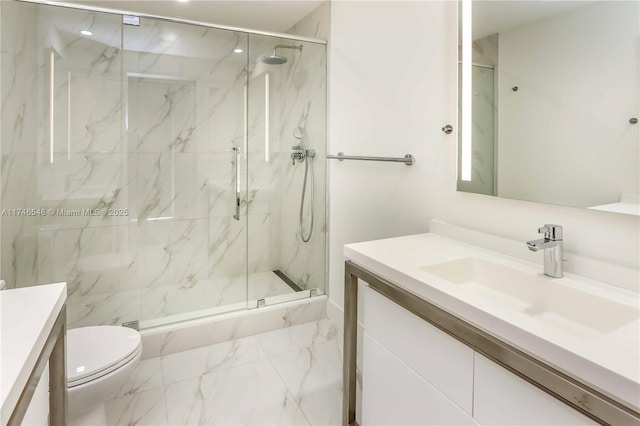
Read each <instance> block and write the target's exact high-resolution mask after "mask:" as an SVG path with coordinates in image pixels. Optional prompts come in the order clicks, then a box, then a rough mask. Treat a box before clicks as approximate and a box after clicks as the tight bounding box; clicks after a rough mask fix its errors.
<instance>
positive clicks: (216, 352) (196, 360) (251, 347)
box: [162, 337, 265, 385]
mask: <svg viewBox="0 0 640 426" xmlns="http://www.w3.org/2000/svg"><path fill="white" fill-rule="evenodd" d="M262 358H265V355H264V353H263V352H262V349H261V348H260V345H258V343H257V342H256V340H255V338H254V337H245V338H241V339H235V340H231V341H228V342H221V343H216V344H214V345H210V346H205V347H201V348H197V349H191V350H188V351H184V352H178V353H175V354H171V355H166V356H164V357H162V374H163V376H164V381H165V384H167V385H169V384H171V383H175V382H179V381H182V380H185V379H191V378H194V377H200V376H204V375H205V374H210V373H213V372H216V371H219V370H224V369H226V368H231V367H237V366H239V365H243V364H248V363H251V362H255V361H258V360H260V359H262Z"/></svg>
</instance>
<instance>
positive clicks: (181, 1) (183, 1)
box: [178, 0, 189, 3]
mask: <svg viewBox="0 0 640 426" xmlns="http://www.w3.org/2000/svg"><path fill="white" fill-rule="evenodd" d="M178 1H179V2H180V3H186V2H188V1H189V0H178Z"/></svg>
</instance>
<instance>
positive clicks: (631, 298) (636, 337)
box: [344, 234, 640, 410]
mask: <svg viewBox="0 0 640 426" xmlns="http://www.w3.org/2000/svg"><path fill="white" fill-rule="evenodd" d="M523 250H525V251H527V250H526V247H525V246H524V244H523ZM344 254H345V256H346V257H347V258H348V259H350V260H352V261H353V262H354V263H357V264H358V265H360V266H362V267H365V268H367V269H369V270H370V271H372V272H374V273H376V274H378V275H380V276H382V277H384V278H386V279H388V280H390V281H392V282H394V283H396V284H397V285H399V286H401V287H402V288H404V289H406V290H408V291H409V292H411V293H413V294H415V295H417V296H418V297H420V298H423V299H425V300H428V301H429V302H431V303H433V304H435V305H437V306H440V307H441V308H443V309H445V310H446V311H448V312H450V313H452V314H453V315H455V316H457V317H459V318H461V319H463V320H465V321H467V322H469V323H471V324H473V325H475V326H476V327H478V328H480V329H482V330H484V331H486V332H488V333H490V334H491V335H493V336H495V337H497V338H499V339H501V340H503V341H505V342H507V343H509V344H511V345H513V346H515V347H517V348H519V349H520V350H522V351H524V352H526V353H528V354H530V355H532V356H533V357H535V358H537V359H540V360H541V361H543V362H545V363H547V364H549V365H551V366H553V367H555V368H557V369H559V370H561V371H563V372H565V373H567V374H568V375H570V376H572V377H574V378H576V379H578V380H580V381H581V382H583V383H585V384H587V385H589V386H591V387H593V388H595V389H598V390H600V391H601V392H603V393H605V394H607V395H610V396H611V397H612V398H614V399H616V400H618V401H620V402H622V403H624V404H626V405H629V406H631V407H633V408H634V409H635V410H639V409H640V319H638V320H635V321H632V322H630V323H628V324H626V325H625V326H623V327H620V328H618V329H616V330H614V331H612V332H609V333H606V334H605V333H602V334H594V335H579V333H577V334H576V333H571V332H568V331H567V330H563V329H561V328H557V327H554V326H553V325H550V324H549V323H545V322H543V321H541V320H539V319H537V318H535V317H532V316H529V315H526V314H523V313H522V312H518V311H516V310H513V309H509V308H508V306H505V305H500V304H499V303H496V302H495V301H491V300H488V299H483V298H482V297H479V296H478V295H477V294H473V293H472V292H469V291H468V290H465V289H464V288H462V287H460V286H456V285H455V284H452V283H451V282H448V281H445V280H443V279H442V278H440V277H438V276H436V275H432V274H430V273H428V272H426V271H424V270H423V269H421V268H423V267H425V266H426V265H430V264H436V263H441V262H446V261H451V260H456V259H462V258H466V257H476V258H482V259H485V260H488V261H491V262H494V263H499V264H502V265H505V266H508V267H511V268H514V269H518V270H520V271H523V272H526V273H528V274H539V275H542V267H541V266H540V265H538V264H534V263H531V262H527V261H524V260H521V259H517V258H514V257H510V256H506V255H503V254H500V253H498V252H495V251H491V250H487V249H483V248H480V247H477V246H473V245H470V244H466V243H463V242H460V241H457V240H452V239H449V238H445V237H443V236H440V235H436V234H419V235H411V236H406V237H398V238H390V239H385V240H377V241H368V242H363V243H355V244H348V245H345V247H344ZM543 277H544V276H543ZM565 277H566V278H567V280H571V281H573V280H578V281H579V283H580V290H581V291H585V292H589V293H591V294H594V295H598V296H601V297H606V298H607V299H608V300H613V301H615V302H617V303H621V304H625V305H628V306H632V307H634V308H640V306H639V305H640V299H639V295H638V293H636V292H633V291H630V290H626V289H622V288H619V287H614V286H610V285H607V284H604V283H601V282H598V281H593V280H589V279H586V278H583V277H578V276H576V275H574V274H569V273H565ZM544 278H546V277H544ZM549 279H550V280H565V278H559V279H558V278H549ZM593 315H594V316H597V315H598V312H593Z"/></svg>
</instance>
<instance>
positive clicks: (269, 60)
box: [262, 44, 302, 65]
mask: <svg viewBox="0 0 640 426" xmlns="http://www.w3.org/2000/svg"><path fill="white" fill-rule="evenodd" d="M278 49H296V50H299V51H302V45H300V46H288V45H286V44H279V45H277V46H275V47H274V48H273V52H271V55H269V56H263V57H262V62H264V63H265V64H268V65H282V64H284V63H286V62H287V58H285V57H284V56H280V55H278V52H277V51H278Z"/></svg>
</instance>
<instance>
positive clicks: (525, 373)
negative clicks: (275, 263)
mask: <svg viewBox="0 0 640 426" xmlns="http://www.w3.org/2000/svg"><path fill="white" fill-rule="evenodd" d="M358 279H362V280H364V281H365V282H366V283H367V284H368V285H369V287H371V288H372V289H373V290H376V291H377V292H378V293H380V294H382V295H383V296H385V297H386V298H388V299H390V300H391V301H393V302H395V303H396V304H398V305H400V306H402V307H403V308H405V309H407V310H408V311H410V312H412V313H414V314H415V315H417V316H418V317H420V318H422V319H423V320H425V321H427V322H429V323H430V324H432V325H433V326H435V327H437V328H439V329H440V330H442V331H444V332H445V333H447V334H449V335H450V336H452V337H454V338H456V339H457V340H459V341H461V342H462V343H464V344H465V345H467V346H469V347H471V348H472V349H474V350H475V351H477V352H479V353H481V354H482V355H484V356H486V357H488V358H489V359H491V360H493V361H494V362H496V363H498V364H499V365H501V366H502V367H504V368H506V369H507V370H509V371H511V372H512V373H514V374H516V375H518V376H519V377H521V378H523V379H524V380H526V381H527V382H529V383H531V384H533V385H534V386H536V387H538V388H539V389H541V390H543V391H545V392H546V393H548V394H550V395H551V396H553V397H554V398H556V399H559V400H560V401H562V402H563V403H565V404H567V405H569V406H570V407H572V408H574V409H575V410H578V411H579V412H581V413H582V414H584V415H586V416H588V417H590V418H592V419H593V420H595V421H597V422H599V423H602V424H612V425H640V413H638V412H637V411H635V410H633V409H631V408H630V407H627V406H625V405H623V404H621V403H619V402H617V401H615V400H613V399H612V398H610V397H608V396H606V395H604V394H602V393H601V392H598V391H596V390H595V389H593V388H591V387H589V386H587V385H585V384H584V383H581V382H580V381H578V380H576V379H574V378H572V377H570V376H568V375H567V374H565V373H562V372H561V371H559V370H557V369H555V368H553V367H551V366H549V365H547V364H545V363H544V362H542V361H540V360H538V359H536V358H533V357H532V356H530V355H527V354H526V353H524V352H522V351H520V350H519V349H516V348H515V347H513V346H511V345H509V344H507V343H505V342H503V341H501V340H499V339H497V338H495V337H493V336H491V335H490V334H488V333H486V332H484V331H482V330H480V329H479V328H477V327H475V326H473V325H471V324H469V323H467V322H465V321H463V320H461V319H460V318H458V317H456V316H454V315H452V314H450V313H448V312H447V311H445V310H443V309H442V308H439V307H437V306H435V305H433V304H432V303H429V302H428V301H426V300H424V299H421V298H419V297H418V296H415V295H413V294H412V293H410V292H408V291H406V290H404V289H403V288H401V287H399V286H398V285H396V284H394V283H393V282H391V281H388V280H386V279H384V278H382V277H380V276H378V275H377V274H375V273H373V272H371V271H369V270H367V269H365V268H363V267H361V266H359V265H357V264H355V263H353V262H351V261H346V262H345V289H344V292H345V302H344V311H345V314H344V315H345V317H344V318H345V319H344V360H343V379H344V382H343V383H344V384H343V387H344V394H343V415H342V418H343V421H342V423H343V425H345V426H351V425H357V423H356V403H355V401H356V398H355V392H356V360H357V349H358V348H357V344H358V343H357V342H358V340H357V331H358V321H357V318H358Z"/></svg>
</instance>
